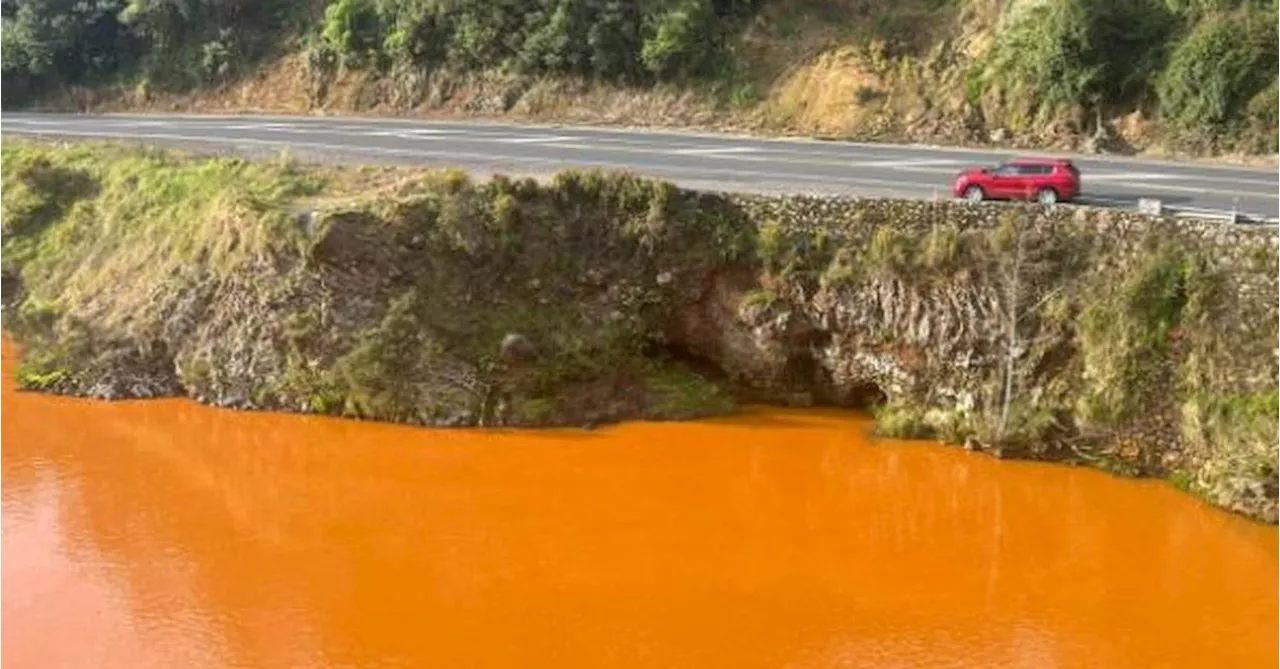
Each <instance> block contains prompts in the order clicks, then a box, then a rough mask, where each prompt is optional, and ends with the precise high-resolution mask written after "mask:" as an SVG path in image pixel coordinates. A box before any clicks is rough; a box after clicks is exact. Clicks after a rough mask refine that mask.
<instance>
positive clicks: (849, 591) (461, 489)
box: [0, 385, 1278, 669]
mask: <svg viewBox="0 0 1280 669" xmlns="http://www.w3.org/2000/svg"><path fill="white" fill-rule="evenodd" d="M0 426H2V427H3V458H2V459H3V558H4V559H3V563H2V564H3V665H4V667H5V669H23V668H27V667H31V668H41V669H43V668H45V667H94V668H99V667H102V668H111V667H121V668H129V669H133V668H135V667H136V668H141V667H165V668H169V667H288V668H294V667H378V668H382V667H459V668H461V667H662V668H669V667H699V668H704V667H1155V666H1165V667H1174V666H1183V667H1212V668H1218V667H1255V666H1256V667H1274V666H1276V664H1277V660H1278V651H1277V640H1276V639H1277V636H1276V632H1277V625H1278V621H1277V587H1278V584H1277V569H1276V567H1277V531H1276V529H1275V528H1273V527H1265V526H1261V525H1255V524H1253V523H1250V522H1248V521H1245V520H1243V519H1240V518H1237V517H1233V516H1231V515H1228V514H1226V513H1223V512H1219V511H1216V510H1213V509H1210V508H1206V507H1204V506H1202V505H1200V504H1198V503H1197V502H1195V501H1194V500H1192V499H1191V498H1189V497H1186V496H1184V495H1182V494H1180V493H1177V492H1176V491H1174V490H1172V489H1170V488H1168V487H1166V486H1163V485H1160V484H1155V483H1135V482H1132V481H1124V480H1119V479H1113V478H1110V477H1108V476H1105V475H1103V474H1100V473H1097V472H1094V471H1087V470H1080V469H1069V468H1066V467H1056V466H1043V465H1034V464H1021V463H1008V462H999V461H996V460H993V459H990V458H987V457H983V456H979V455H972V454H968V453H965V452H962V451H959V450H954V449H948V448H941V447H934V446H928V445H921V444H900V443H894V442H877V443H872V442H869V441H868V439H867V438H866V437H865V433H866V430H867V428H868V425H867V423H866V422H865V421H863V420H859V419H857V418H851V417H849V416H847V415H843V414H839V413H827V412H792V411H770V412H762V413H757V414H754V415H751V416H749V417H746V418H738V419H733V420H721V421H711V422H702V423H695V424H637V425H628V426H624V427H619V428H609V429H603V430H600V431H597V432H576V431H574V432H543V433H530V432H526V433H508V434H498V433H491V432H462V431H452V432H450V431H430V430H421V429H412V428H405V427H397V426H389V425H379V424H371V423H358V422H346V421H339V420H328V419H319V418H309V417H298V416H279V415H266V414H246V413H235V412H230V411H219V410H214V409H209V408H205V407H201V406H198V405H195V404H192V403H190V402H185V401H151V402H131V403H117V404H106V403H95V402H88V401H79V400H68V399H59V398H52V397H47V396H40V395H33V394H25V393H15V392H13V391H12V389H11V388H9V387H8V386H7V385H6V387H5V389H4V395H3V421H0Z"/></svg>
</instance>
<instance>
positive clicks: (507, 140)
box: [493, 137, 578, 144]
mask: <svg viewBox="0 0 1280 669" xmlns="http://www.w3.org/2000/svg"><path fill="white" fill-rule="evenodd" d="M575 139H578V138H577V137H495V138H493V141H495V142H502V143H503V144H554V143H555V142H569V141H572V140H575Z"/></svg>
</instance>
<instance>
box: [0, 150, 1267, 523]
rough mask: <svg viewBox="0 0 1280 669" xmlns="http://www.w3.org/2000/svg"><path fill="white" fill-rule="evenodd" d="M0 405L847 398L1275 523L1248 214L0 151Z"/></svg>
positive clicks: (1257, 269)
mask: <svg viewBox="0 0 1280 669" xmlns="http://www.w3.org/2000/svg"><path fill="white" fill-rule="evenodd" d="M2 155H3V187H4V192H5V195H6V197H5V199H4V201H3V211H2V222H3V256H2V257H3V272H4V284H5V285H4V296H5V298H4V302H5V317H6V318H5V321H4V322H5V329H6V330H7V331H8V332H9V333H10V334H11V335H12V336H13V337H14V338H15V340H16V343H18V344H19V345H21V346H22V348H23V350H24V351H25V352H26V355H25V359H24V361H23V363H22V366H21V368H20V370H19V382H20V383H21V384H22V385H23V386H25V387H27V388H30V389H40V390H48V391H53V392H64V393H73V394H82V395H92V396H97V397H108V398H115V397H148V396H157V395H188V396H191V397H194V398H197V399H199V400H202V401H206V402H210V403H214V404H219V405H225V406H234V407H241V408H262V409H277V410H289V411H304V412H316V413H326V414H333V415H343V416H350V417H358V418H370V419H379V420H391V421H399V422H409V423H417V424H433V425H479V426H497V425H566V424H576V425H582V424H593V423H596V422H600V421H611V420H620V419H627V418H687V417H693V416H700V415H710V414H717V413H724V412H728V411H732V410H733V408H734V406H735V403H736V402H737V401H741V400H744V399H746V400H750V401H761V402H769V403H778V404H789V405H812V404H820V405H834V406H845V407H860V408H870V409H873V410H875V411H876V412H877V415H878V418H879V426H880V428H879V429H881V430H882V431H884V432H885V433H888V434H895V435H901V436H911V437H936V438H940V439H943V440H946V441H949V442H953V443H958V444H965V445H966V446H968V447H970V448H974V449H978V450H982V451H986V452H990V453H993V454H996V455H1001V456H1006V457H1024V458H1034V459H1043V460H1055V461H1072V462H1078V463H1084V464H1089V465H1092V466H1096V467H1101V468H1104V469H1108V470H1110V471H1114V472H1117V473H1121V474H1128V475H1149V476H1160V477H1165V478H1168V479H1170V480H1172V481H1173V482H1175V483H1176V484H1177V485H1180V486H1182V487H1185V488H1187V489H1189V490H1192V491H1194V492H1195V493H1197V494H1199V495H1201V496H1203V497H1205V498H1207V499H1209V500H1210V501H1212V502H1214V503H1215V504H1218V505H1221V506H1223V507H1226V508H1231V509H1233V510H1236V511H1239V512H1241V513H1245V514H1248V515H1250V516H1253V517H1257V518H1262V519H1266V520H1269V521H1272V522H1274V521H1275V520H1276V515H1277V496H1278V495H1277V484H1276V480H1277V472H1276V461H1277V456H1278V453H1277V450H1276V449H1277V443H1278V437H1277V433H1276V416H1277V411H1280V409H1278V408H1277V397H1276V393H1275V388H1276V384H1277V378H1278V377H1280V371H1278V370H1277V359H1276V356H1275V350H1274V345H1275V341H1276V339H1277V336H1278V335H1277V330H1276V327H1277V325H1276V323H1277V318H1276V313H1277V311H1276V310H1277V302H1278V299H1280V298H1278V297H1277V291H1278V289H1277V274H1278V269H1277V267H1278V266H1277V258H1276V233H1275V231H1274V230H1268V229H1262V228H1249V227H1244V226H1224V225H1220V224H1208V223H1205V224H1197V223H1194V222H1185V221H1175V220H1171V219H1160V218H1154V217H1146V216H1142V215H1138V214H1134V213H1127V212H1120V211H1111V210H1092V209H1087V208H1069V207H1061V208H1055V209H1044V208H1040V207H1035V206H1029V207H1000V206H972V205H967V204H965V203H953V202H937V203H930V202H912V201H889V200H885V201H878V200H849V199H839V198H812V197H802V196H794V197H765V196H747V195H725V194H709V193H699V192H692V191H686V190H681V189H678V188H675V187H674V186H671V185H669V184H664V183H660V182H654V181H649V180H645V179H640V178H637V177H634V176H631V175H627V174H609V173H578V172H566V173H562V174H560V175H558V176H556V177H555V178H554V179H552V180H549V181H548V182H546V183H538V182H534V181H530V180H525V181H513V180H510V179H506V178H502V177H496V178H494V179H492V180H489V181H486V182H481V183H477V182H473V181H471V180H470V179H469V178H468V177H467V176H466V175H465V174H463V173H460V172H456V171H443V172H441V171H425V170H418V169H396V168H360V167H344V168H335V167H315V166H304V165H298V164H296V163H295V162H294V161H292V160H290V159H289V158H288V156H281V157H279V158H278V159H276V160H273V161H266V162H249V161H245V160H241V159H237V158H202V159H194V158H190V157H185V156H181V155H178V154H174V153H170V152H161V151H155V150H147V149H139V148H127V147H122V146H113V145H101V144H70V145H55V144H42V143H31V142H5V143H4V146H3V152H2Z"/></svg>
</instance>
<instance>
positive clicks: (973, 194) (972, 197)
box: [964, 186, 987, 202]
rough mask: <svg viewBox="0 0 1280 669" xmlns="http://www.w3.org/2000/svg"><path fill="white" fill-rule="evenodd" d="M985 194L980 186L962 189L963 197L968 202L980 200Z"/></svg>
mask: <svg viewBox="0 0 1280 669" xmlns="http://www.w3.org/2000/svg"><path fill="white" fill-rule="evenodd" d="M986 196H987V194H986V193H983V192H982V187H981V186H969V187H968V188H966V189H964V199H966V200H968V201H970V202H982V200H983V198H985V197H986Z"/></svg>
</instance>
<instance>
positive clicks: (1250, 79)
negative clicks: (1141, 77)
mask: <svg viewBox="0 0 1280 669" xmlns="http://www.w3.org/2000/svg"><path fill="white" fill-rule="evenodd" d="M1278 57H1280V53H1277V35H1276V16H1275V12H1274V11H1272V12H1265V13H1264V12H1262V11H1257V10H1248V9H1245V10H1238V11H1235V12H1232V13H1230V14H1217V15H1213V16H1210V17H1208V18H1206V19H1205V20H1204V21H1201V22H1200V23H1199V24H1198V25H1196V27H1195V29H1194V30H1193V31H1192V32H1191V33H1190V34H1189V35H1188V36H1187V37H1186V39H1184V40H1182V41H1181V42H1180V43H1179V44H1178V46H1177V47H1176V48H1175V49H1174V51H1173V53H1172V55H1171V56H1170V58H1169V64H1168V67H1167V68H1166V69H1165V71H1164V72H1163V74H1162V75H1161V77H1160V80H1159V84H1158V86H1157V90H1158V92H1159V96H1160V108H1161V112H1162V115H1163V116H1164V118H1165V119H1166V120H1167V121H1169V122H1170V123H1171V124H1172V125H1173V126H1174V127H1175V128H1176V129H1178V130H1179V131H1181V132H1182V133H1186V134H1187V138H1186V139H1187V140H1189V141H1202V140H1208V141H1212V140H1214V139H1215V138H1217V137H1219V136H1221V135H1222V134H1224V133H1225V132H1228V131H1230V130H1233V129H1235V128H1234V127H1233V126H1236V125H1238V124H1239V123H1241V122H1247V121H1248V120H1252V119H1256V120H1258V121H1261V122H1263V123H1270V124H1271V125H1272V127H1273V128H1274V125H1275V116H1276V113H1275V109H1276V107H1275V105H1276V100H1275V97H1276V96H1275V82H1276V70H1275V63H1276V61H1277V58H1278ZM1268 86H1270V89H1269V90H1270V92H1269V93H1266V92H1267V90H1268ZM1263 93H1266V95H1263ZM1246 112H1248V113H1247V114H1246Z"/></svg>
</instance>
